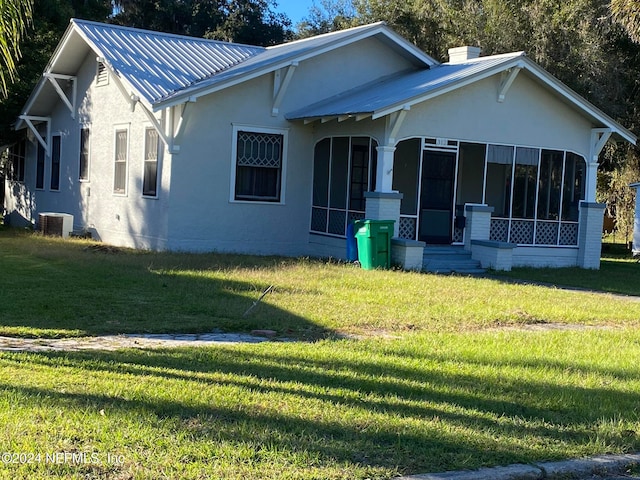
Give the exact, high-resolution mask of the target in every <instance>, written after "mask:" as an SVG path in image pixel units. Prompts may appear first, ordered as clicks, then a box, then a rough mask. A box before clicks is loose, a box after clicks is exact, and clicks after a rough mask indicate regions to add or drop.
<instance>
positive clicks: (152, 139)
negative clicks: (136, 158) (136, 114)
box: [142, 127, 159, 197]
mask: <svg viewBox="0 0 640 480" xmlns="http://www.w3.org/2000/svg"><path fill="white" fill-rule="evenodd" d="M158 146H159V145H158V132H157V131H156V129H155V128H153V127H147V128H146V129H145V131H144V174H143V179H142V194H143V195H145V196H149V197H155V196H156V195H157V194H158Z"/></svg>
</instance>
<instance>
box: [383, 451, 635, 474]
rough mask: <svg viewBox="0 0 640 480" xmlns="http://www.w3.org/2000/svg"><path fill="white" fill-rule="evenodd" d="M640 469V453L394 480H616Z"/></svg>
mask: <svg viewBox="0 0 640 480" xmlns="http://www.w3.org/2000/svg"><path fill="white" fill-rule="evenodd" d="M638 466H640V453H636V454H626V455H601V456H597V457H590V458H583V459H577V460H565V461H561V462H544V463H537V464H530V465H522V464H517V465H509V466H506V467H495V468H481V469H480V470H473V471H470V470H466V471H460V472H444V473H424V474H419V475H408V476H405V477H398V478H396V479H395V480H570V479H575V480H587V479H593V480H596V479H599V480H619V479H629V478H635V477H633V476H631V475H630V474H629V473H628V472H629V469H630V468H634V467H638Z"/></svg>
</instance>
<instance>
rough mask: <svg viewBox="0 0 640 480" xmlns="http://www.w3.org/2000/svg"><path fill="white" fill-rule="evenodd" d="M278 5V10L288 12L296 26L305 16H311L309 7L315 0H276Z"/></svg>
mask: <svg viewBox="0 0 640 480" xmlns="http://www.w3.org/2000/svg"><path fill="white" fill-rule="evenodd" d="M276 2H277V3H278V7H277V8H276V9H275V10H276V12H281V13H286V14H287V16H288V17H289V18H290V19H291V22H292V23H293V25H294V26H295V25H296V24H297V23H298V22H299V21H300V20H302V19H303V18H304V17H308V16H309V9H310V8H311V6H312V5H313V0H276Z"/></svg>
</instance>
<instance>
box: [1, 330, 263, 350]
mask: <svg viewBox="0 0 640 480" xmlns="http://www.w3.org/2000/svg"><path fill="white" fill-rule="evenodd" d="M273 334H275V332H273V333H272V332H271V331H270V330H254V332H253V333H252V334H248V333H219V332H213V333H202V334H129V335H103V336H98V337H73V338H14V337H0V351H14V352H43V351H71V352H73V351H80V350H108V351H113V350H118V349H122V348H172V347H197V346H205V345H213V344H228V343H260V342H265V341H268V340H269V337H271V336H273Z"/></svg>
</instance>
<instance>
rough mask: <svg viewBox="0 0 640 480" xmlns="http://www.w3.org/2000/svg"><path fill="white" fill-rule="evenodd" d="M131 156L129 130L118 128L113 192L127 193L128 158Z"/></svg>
mask: <svg viewBox="0 0 640 480" xmlns="http://www.w3.org/2000/svg"><path fill="white" fill-rule="evenodd" d="M128 157H129V130H128V129H126V128H116V133H115V162H114V163H115V166H114V177H113V193H117V194H121V195H124V194H126V193H127V159H128Z"/></svg>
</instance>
